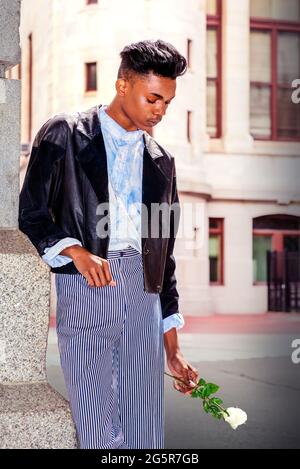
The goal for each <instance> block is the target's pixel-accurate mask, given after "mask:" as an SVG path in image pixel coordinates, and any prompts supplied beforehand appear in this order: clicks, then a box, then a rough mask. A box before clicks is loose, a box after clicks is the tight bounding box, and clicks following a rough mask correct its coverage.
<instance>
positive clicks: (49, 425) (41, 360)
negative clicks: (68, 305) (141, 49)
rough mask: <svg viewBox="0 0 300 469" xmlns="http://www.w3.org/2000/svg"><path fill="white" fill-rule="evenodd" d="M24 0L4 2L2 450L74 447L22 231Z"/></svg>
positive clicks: (44, 302) (45, 277)
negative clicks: (50, 376)
mask: <svg viewBox="0 0 300 469" xmlns="http://www.w3.org/2000/svg"><path fill="white" fill-rule="evenodd" d="M19 23H20V0H0V125H1V132H0V201H1V203H0V448H1V449H3V448H74V447H76V435H75V429H74V425H73V421H72V417H71V412H70V408H69V405H68V402H67V401H66V400H65V399H64V398H63V397H62V396H60V394H58V393H57V392H56V391H55V390H54V389H52V388H51V387H50V386H49V384H48V383H47V378H46V347H47V335H48V321H49V292H50V275H49V270H48V268H47V267H46V265H45V264H44V263H43V262H42V261H41V259H40V258H39V256H38V255H37V252H36V251H35V249H34V248H33V246H32V245H31V243H30V242H29V241H28V240H27V238H26V237H25V236H24V235H23V233H21V232H20V231H19V230H18V197H19V159H20V106H21V98H20V82H19V81H18V80H7V79H5V71H6V70H7V69H9V68H11V67H13V66H15V65H16V64H18V63H19V62H20V48H19Z"/></svg>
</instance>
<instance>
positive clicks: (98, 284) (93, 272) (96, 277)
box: [90, 268, 102, 287]
mask: <svg viewBox="0 0 300 469" xmlns="http://www.w3.org/2000/svg"><path fill="white" fill-rule="evenodd" d="M90 274H91V276H92V278H93V280H94V284H95V286H96V287H102V282H101V280H100V277H99V274H98V272H97V271H96V269H94V268H92V269H90Z"/></svg>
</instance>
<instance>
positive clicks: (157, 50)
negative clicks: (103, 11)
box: [118, 39, 187, 79]
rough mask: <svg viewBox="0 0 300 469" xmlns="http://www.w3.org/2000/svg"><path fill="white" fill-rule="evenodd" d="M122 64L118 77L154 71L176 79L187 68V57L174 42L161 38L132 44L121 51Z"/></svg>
mask: <svg viewBox="0 0 300 469" xmlns="http://www.w3.org/2000/svg"><path fill="white" fill-rule="evenodd" d="M120 56H121V59H122V60H121V64H120V67H119V71H118V78H129V77H131V76H132V75H134V74H138V75H145V76H146V75H148V74H149V73H151V72H152V73H153V74H154V75H159V76H162V77H167V78H171V79H176V78H177V77H179V76H181V75H183V74H184V73H185V72H186V69H187V62H186V59H185V58H184V57H183V55H181V54H180V53H179V52H178V51H177V50H176V49H175V47H174V46H172V44H169V43H168V42H165V41H163V40H161V39H158V40H157V41H154V40H145V41H140V42H136V43H133V44H130V45H128V46H126V47H124V49H123V50H122V52H120Z"/></svg>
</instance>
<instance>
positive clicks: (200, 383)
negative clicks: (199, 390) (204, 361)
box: [198, 378, 206, 386]
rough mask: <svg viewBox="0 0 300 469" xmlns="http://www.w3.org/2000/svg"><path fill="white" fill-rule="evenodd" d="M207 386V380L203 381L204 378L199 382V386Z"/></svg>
mask: <svg viewBox="0 0 300 469" xmlns="http://www.w3.org/2000/svg"><path fill="white" fill-rule="evenodd" d="M205 384H206V381H205V379H203V378H201V379H199V381H198V385H199V386H204V385H205Z"/></svg>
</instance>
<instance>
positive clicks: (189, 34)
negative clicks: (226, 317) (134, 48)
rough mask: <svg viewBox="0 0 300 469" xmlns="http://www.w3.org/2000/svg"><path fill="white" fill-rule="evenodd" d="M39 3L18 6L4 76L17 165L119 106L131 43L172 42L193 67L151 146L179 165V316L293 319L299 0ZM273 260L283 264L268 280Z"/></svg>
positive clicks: (299, 208)
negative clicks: (88, 117) (55, 134)
mask: <svg viewBox="0 0 300 469" xmlns="http://www.w3.org/2000/svg"><path fill="white" fill-rule="evenodd" d="M38 3H39V4H38V5H37V2H35V1H33V0H23V2H22V10H21V30H20V33H21V50H22V64H21V66H20V67H17V68H15V69H13V70H11V71H9V72H8V73H10V76H11V77H12V78H16V79H22V150H23V153H24V154H26V152H27V153H28V151H29V149H30V144H31V143H32V140H33V138H34V135H35V133H36V132H37V130H38V129H39V127H40V126H41V125H42V124H43V122H45V121H46V120H47V119H48V118H49V117H50V116H52V115H54V114H57V113H60V112H74V111H77V110H84V109H87V108H89V107H91V106H93V105H95V104H96V103H108V102H109V101H110V100H111V99H112V98H113V96H114V83H115V80H116V74H117V69H118V65H119V52H120V51H121V50H122V48H123V47H124V46H125V45H126V44H129V43H131V42H135V41H138V40H141V39H157V38H161V39H164V40H166V41H168V42H171V43H172V44H174V45H175V46H176V47H177V48H178V49H179V51H180V52H181V53H183V54H184V55H185V56H186V57H187V59H188V64H189V67H188V71H187V73H186V74H185V75H184V76H183V77H181V78H179V79H178V86H177V96H176V98H175V100H174V101H173V102H172V105H171V106H170V108H169V110H168V113H167V115H166V116H165V118H164V120H163V121H162V123H161V124H160V125H159V126H158V127H156V128H155V129H154V132H153V133H154V138H155V139H157V140H158V142H159V143H160V144H162V145H163V146H165V147H166V148H167V149H168V150H169V151H170V152H171V153H172V154H173V155H174V156H175V157H176V167H177V177H178V187H179V191H180V194H179V195H180V200H181V204H182V217H181V225H180V229H179V234H178V237H177V242H176V250H175V254H176V259H177V278H178V287H179V292H180V305H181V311H182V312H183V313H184V314H185V315H209V314H247V313H248V314H250V313H251V314H253V313H264V312H266V311H268V310H275V309H276V310H283V311H285V310H288V309H292V310H294V311H297V310H298V311H299V310H300V303H299V295H300V287H299V293H297V290H295V289H297V288H298V285H299V283H300V278H299V274H300V261H299V255H300V184H299V175H300V104H299V102H298V101H299V98H300V91H299V88H300V53H299V50H300V47H299V46H300V1H299V0H238V1H236V0H188V1H186V0H138V1H137V0H127V2H122V1H121V0H98V1H97V0H94V1H91V0H72V1H65V2H61V1H59V0H43V2H42V3H43V8H42V9H41V8H40V2H38ZM268 251H270V252H278V253H283V254H278V256H279V257H278V258H277V260H276V261H275V264H276V265H275V264H274V259H273V257H272V259H271V256H272V254H269V256H270V263H269V268H268V262H267V252H268ZM287 252H288V253H292V254H291V260H290V261H289V262H292V263H293V269H292V273H293V285H292V286H291V284H289V285H288V288H287V284H286V283H285V277H286V271H285V270H284V268H283V267H282V266H285V267H286V262H287V260H288V259H287V254H284V253H287ZM280 256H285V257H283V258H281V257H280ZM281 261H282V262H283V264H281ZM279 264H280V265H279ZM276 266H277V267H276ZM274 269H275V270H276V269H277V271H278V272H279V273H278V272H277V274H278V275H279V277H278V278H279V281H278V282H277V283H278V285H275V287H276V288H277V290H274V289H273V290H271V288H272V287H274V285H273V284H269V287H268V282H267V280H268V272H269V279H270V278H271V274H272V272H273V271H274ZM282 269H283V270H284V272H283V270H282ZM273 273H274V272H273ZM275 273H276V272H275ZM297 276H298V277H297ZM297 279H298V280H297ZM273 280H274V279H273ZM290 280H291V279H290ZM298 281H299V282H298ZM275 283H276V282H275ZM278 288H279V290H278ZM291 288H292V290H291ZM288 289H289V290H288ZM278 292H279V293H278ZM287 292H288V294H289V295H290V297H289V298H288V300H287V296H286V295H287ZM274 294H275V296H276V295H277V294H279V296H280V297H284V298H283V299H284V301H283V302H281V303H279V306H278V304H275V303H276V302H275V303H274V302H273V303H272V302H270V298H271V296H272V295H273V296H274ZM271 299H272V298H271ZM273 299H274V298H273ZM297 301H298V304H297Z"/></svg>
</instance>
